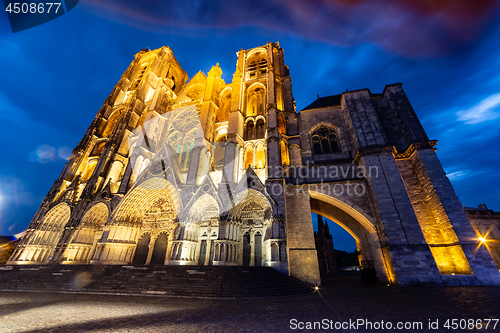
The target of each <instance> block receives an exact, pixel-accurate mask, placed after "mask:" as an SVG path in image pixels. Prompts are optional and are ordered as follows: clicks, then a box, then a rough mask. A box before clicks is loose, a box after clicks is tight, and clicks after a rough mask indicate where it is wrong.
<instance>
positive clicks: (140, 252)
mask: <svg viewBox="0 0 500 333" xmlns="http://www.w3.org/2000/svg"><path fill="white" fill-rule="evenodd" d="M150 240H151V235H150V234H145V235H143V236H142V237H141V239H140V240H139V241H138V242H137V248H136V249H135V256H134V261H133V263H134V265H144V264H145V263H146V260H147V259H148V252H149V241H150Z"/></svg>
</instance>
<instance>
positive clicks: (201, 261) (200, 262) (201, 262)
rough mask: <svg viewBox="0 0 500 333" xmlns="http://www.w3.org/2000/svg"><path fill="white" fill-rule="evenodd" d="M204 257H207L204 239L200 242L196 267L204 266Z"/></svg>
mask: <svg viewBox="0 0 500 333" xmlns="http://www.w3.org/2000/svg"><path fill="white" fill-rule="evenodd" d="M206 255H207V241H206V240H205V239H204V240H202V241H201V245H200V257H199V259H198V265H200V266H204V265H205V257H206Z"/></svg>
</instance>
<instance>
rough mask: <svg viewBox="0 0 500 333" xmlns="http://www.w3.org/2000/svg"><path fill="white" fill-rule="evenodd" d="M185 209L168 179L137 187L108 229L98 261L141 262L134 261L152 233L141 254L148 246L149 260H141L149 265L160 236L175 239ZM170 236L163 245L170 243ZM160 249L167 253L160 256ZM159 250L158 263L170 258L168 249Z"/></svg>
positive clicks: (105, 232) (123, 201)
mask: <svg viewBox="0 0 500 333" xmlns="http://www.w3.org/2000/svg"><path fill="white" fill-rule="evenodd" d="M181 207H182V202H181V199H180V197H179V194H178V191H177V190H176V189H175V187H174V186H173V185H172V184H171V183H170V182H169V181H168V180H166V179H164V178H160V177H152V178H150V179H147V180H145V181H143V182H141V183H140V184H138V185H136V186H135V187H134V189H132V190H131V191H130V192H129V194H127V195H126V196H125V197H124V198H123V200H122V202H121V203H120V205H119V206H118V207H117V208H116V210H115V213H114V214H113V216H112V217H111V219H110V221H109V222H108V224H107V225H106V227H105V228H104V229H105V230H104V233H103V235H102V238H101V240H100V241H99V244H98V250H97V251H96V254H95V256H94V262H100V263H105V264H117V265H123V264H129V263H131V262H135V261H137V260H135V259H134V258H136V251H138V250H139V249H138V244H139V240H140V239H142V238H141V237H142V236H143V235H144V234H145V233H148V234H149V235H150V238H149V240H148V244H142V243H141V246H142V247H141V251H143V250H144V246H147V256H146V260H143V258H142V257H141V260H140V262H141V264H149V262H150V260H151V258H152V255H153V251H154V245H155V242H156V239H157V237H158V236H159V235H161V234H162V233H163V234H166V235H168V237H170V238H171V237H172V235H173V231H174V229H175V228H176V226H177V225H178V223H177V217H178V214H179V211H180V210H181ZM162 237H163V238H164V237H165V236H162ZM168 237H167V239H166V240H163V238H162V240H160V242H162V243H166V244H168V243H170V240H171V239H170V240H169V239H168ZM142 241H143V242H144V241H145V240H144V239H142ZM158 244H160V243H158ZM160 250H161V251H165V253H158V251H160ZM156 251H157V253H156V256H155V263H156V262H157V261H158V260H159V259H158V258H160V257H164V256H168V253H167V251H168V248H167V246H159V245H158V246H157V250H156Z"/></svg>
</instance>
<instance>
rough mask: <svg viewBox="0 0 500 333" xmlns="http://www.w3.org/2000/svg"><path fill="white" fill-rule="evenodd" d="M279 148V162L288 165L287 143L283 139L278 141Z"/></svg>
mask: <svg viewBox="0 0 500 333" xmlns="http://www.w3.org/2000/svg"><path fill="white" fill-rule="evenodd" d="M280 148H281V164H283V165H285V166H289V165H290V154H289V153H288V145H287V144H286V142H285V140H281V141H280Z"/></svg>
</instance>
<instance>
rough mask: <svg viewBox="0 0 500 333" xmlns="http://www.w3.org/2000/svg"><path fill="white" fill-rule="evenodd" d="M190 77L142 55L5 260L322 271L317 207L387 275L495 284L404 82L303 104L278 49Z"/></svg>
mask: <svg viewBox="0 0 500 333" xmlns="http://www.w3.org/2000/svg"><path fill="white" fill-rule="evenodd" d="M237 55H238V60H237V63H236V71H235V72H234V74H233V80H232V82H231V83H226V82H224V80H223V79H222V78H221V75H222V71H221V69H220V68H219V66H218V64H217V65H216V66H214V67H212V69H211V70H210V71H209V72H208V74H205V73H203V72H199V73H198V74H196V75H195V76H194V77H193V78H191V79H188V76H187V74H186V72H185V71H184V70H183V69H182V68H181V66H180V64H179V63H178V62H177V60H176V59H175V57H174V55H173V53H172V50H170V48H168V47H162V48H160V49H157V50H149V49H145V50H142V51H141V52H139V53H137V54H136V55H135V59H134V60H133V62H132V63H131V65H130V66H129V68H128V69H127V70H126V71H125V73H124V74H123V76H122V78H121V79H120V81H119V82H118V84H117V85H116V87H115V88H114V90H113V91H112V92H111V94H110V95H109V97H108V98H107V99H106V101H105V102H104V104H103V106H102V107H101V109H100V110H99V112H98V113H97V115H96V116H95V118H94V121H93V122H92V124H91V125H90V126H89V128H88V130H87V132H86V133H85V135H84V137H83V138H82V140H81V141H80V143H79V144H78V146H77V147H76V148H75V149H74V150H73V153H72V155H71V157H70V159H69V161H68V162H67V164H66V166H65V167H64V169H63V171H62V172H61V175H60V176H59V178H58V179H57V180H56V181H55V183H54V185H53V186H52V188H51V189H50V191H49V193H48V194H47V196H46V197H45V199H44V200H43V202H42V204H41V206H40V208H39V209H38V211H37V212H36V214H35V216H34V218H33V220H32V222H31V224H30V225H29V227H28V230H27V232H26V234H25V236H24V237H23V239H22V240H21V241H20V243H19V245H18V247H17V249H16V250H15V251H14V253H13V255H12V256H11V258H10V260H9V264H45V263H58V264H106V265H213V266H224V265H238V266H270V267H273V268H275V269H277V270H279V271H282V272H285V273H287V274H290V275H293V276H295V277H297V278H299V279H301V280H303V281H305V282H308V283H310V284H314V285H319V284H320V275H319V266H318V259H317V253H316V248H315V241H314V232H313V226H312V221H311V212H314V213H318V214H321V215H323V216H325V217H328V218H329V219H331V220H333V221H334V222H336V223H338V224H339V225H341V226H342V227H344V228H345V229H346V230H347V231H348V232H349V233H350V234H351V235H352V236H353V237H354V239H355V240H356V244H357V247H358V250H359V251H360V260H362V262H363V263H370V265H372V267H374V268H375V270H376V274H377V277H378V279H379V280H380V281H384V282H387V283H394V284H401V285H405V284H416V283H417V284H441V285H442V284H445V285H460V284H468V285H470V284H499V283H500V274H499V270H498V268H497V267H496V266H495V264H494V262H493V260H492V258H491V256H490V255H489V253H488V251H487V249H485V247H484V246H482V247H481V246H480V244H479V246H478V241H477V236H476V235H475V232H474V229H473V228H472V226H471V224H470V222H469V220H468V218H467V215H466V214H465V212H464V210H463V208H462V205H461V204H460V201H459V200H458V198H457V196H456V194H455V192H454V190H453V188H452V186H451V183H450V182H449V180H448V178H447V177H446V175H445V173H444V171H443V168H442V166H441V164H440V163H439V161H438V159H437V157H436V154H435V150H434V146H435V144H436V143H437V141H431V140H429V139H428V137H427V134H426V133H425V131H424V129H423V128H422V125H421V124H420V122H419V120H418V118H417V116H416V114H415V112H414V110H413V108H412V107H411V104H410V103H409V101H408V99H407V97H406V95H405V93H404V91H403V89H402V86H401V84H393V85H388V86H386V87H385V89H384V91H383V92H382V93H381V94H373V93H371V92H370V91H369V90H368V89H362V90H357V91H351V92H344V93H343V94H341V95H334V96H328V97H323V98H318V99H317V100H316V101H314V102H313V103H311V104H310V105H309V106H308V107H306V108H305V109H304V110H302V111H300V112H296V109H295V102H294V99H293V95H292V84H291V78H290V74H289V70H288V67H287V66H286V65H285V63H284V54H283V49H281V48H280V46H279V44H278V43H268V44H266V45H264V46H261V47H256V48H253V49H250V50H240V51H239V52H238V53H237Z"/></svg>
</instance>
